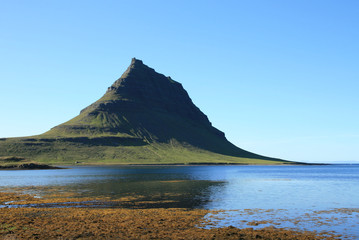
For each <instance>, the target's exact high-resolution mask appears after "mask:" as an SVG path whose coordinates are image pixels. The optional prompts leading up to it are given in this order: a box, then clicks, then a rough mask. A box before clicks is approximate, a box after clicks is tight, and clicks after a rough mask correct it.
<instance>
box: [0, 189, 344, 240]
mask: <svg viewBox="0 0 359 240" xmlns="http://www.w3.org/2000/svg"><path fill="white" fill-rule="evenodd" d="M132 200H133V199H121V200H117V201H116V202H117V203H119V202H121V201H123V202H126V201H132ZM89 201H91V199H88V198H83V199H78V198H77V199H72V200H71V203H70V204H68V205H66V207H64V205H62V204H61V203H66V202H69V199H68V198H63V197H59V198H57V197H54V196H52V197H51V198H48V199H45V198H41V199H39V198H35V197H33V196H31V195H20V194H17V193H8V192H1V193H0V204H2V205H1V209H0V215H1V219H0V237H1V238H2V239H339V237H340V236H339V235H335V234H332V233H321V234H318V233H315V232H309V231H293V230H288V229H282V228H275V227H268V228H263V229H259V230H255V229H253V228H244V229H240V228H236V227H233V226H227V227H221V228H218V227H209V226H211V225H212V224H213V222H212V221H211V219H210V218H206V217H205V216H208V214H218V211H210V210H204V209H183V208H145V209H143V208H141V204H139V205H138V208H137V209H128V208H108V207H105V208H93V207H91V204H90V205H88V206H86V203H88V202H89ZM92 201H93V200H92ZM96 201H98V202H101V201H104V202H105V201H107V202H108V201H109V200H108V199H103V200H101V199H96ZM19 203H20V204H21V205H22V206H19ZM81 203H82V204H81ZM44 204H49V205H47V206H46V205H44ZM79 204H81V207H78V206H79ZM39 206H43V207H39ZM49 206H51V207H49Z"/></svg>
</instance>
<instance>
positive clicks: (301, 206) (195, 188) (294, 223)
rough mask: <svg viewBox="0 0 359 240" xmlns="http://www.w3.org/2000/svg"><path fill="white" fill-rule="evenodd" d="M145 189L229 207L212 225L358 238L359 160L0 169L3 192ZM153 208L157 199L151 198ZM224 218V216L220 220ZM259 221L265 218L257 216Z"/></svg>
mask: <svg viewBox="0 0 359 240" xmlns="http://www.w3.org/2000/svg"><path fill="white" fill-rule="evenodd" d="M9 189H22V191H25V192H30V193H32V194H35V195H38V196H41V195H42V194H45V193H48V192H49V191H50V192H53V193H60V194H61V193H67V192H71V193H74V194H75V195H76V196H87V197H98V196H101V197H102V196H103V197H110V198H113V199H116V198H119V197H124V196H134V195H135V196H136V195H137V196H142V198H143V199H146V200H155V201H156V200H171V201H169V203H168V204H167V205H163V204H162V205H160V206H165V207H186V208H205V209H211V210H226V211H224V212H220V213H218V214H214V215H212V218H213V217H218V218H220V219H217V221H216V225H215V226H226V225H233V226H237V227H254V228H260V227H265V226H270V225H273V224H276V226H277V227H290V228H295V229H301V230H304V229H306V230H320V231H322V230H323V231H324V230H326V231H327V230H334V231H335V232H338V233H342V234H346V235H348V236H349V238H351V237H357V238H359V232H358V230H356V229H359V210H358V209H359V165H321V166H319V165H318V166H314V165H313V166H141V167H129V166H127V167H125V166H122V167H119V166H101V167H72V168H71V169H61V170H25V171H0V191H1V190H2V191H5V190H9ZM153 206H154V207H156V206H155V205H153ZM222 218H223V219H222ZM259 221H262V222H259Z"/></svg>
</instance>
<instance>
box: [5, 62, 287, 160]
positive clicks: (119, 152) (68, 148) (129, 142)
mask: <svg viewBox="0 0 359 240" xmlns="http://www.w3.org/2000/svg"><path fill="white" fill-rule="evenodd" d="M19 141H20V142H21V141H23V142H24V141H25V143H27V145H26V144H25V145H24V148H25V149H26V148H28V147H27V146H31V148H30V149H29V150H23V151H21V150H20V149H19V148H17V151H15V152H13V151H10V153H11V155H14V153H18V155H20V156H26V155H28V156H30V157H32V158H35V159H44V157H48V158H54V159H57V160H61V161H67V160H69V159H71V160H72V159H78V160H85V161H87V160H89V159H92V160H93V161H96V159H98V160H100V161H101V159H102V160H103V159H105V160H109V159H110V160H111V161H112V162H116V163H117V162H118V163H129V162H134V163H139V162H141V163H172V162H173V163H189V162H191V163H192V162H208V163H209V162H218V163H219V162H230V163H236V162H237V163H240V162H241V159H240V158H242V162H243V159H247V160H246V161H247V162H251V160H250V159H253V160H254V159H256V160H267V161H277V162H286V161H283V160H279V159H274V158H269V157H265V156H261V155H257V154H254V153H251V152H248V151H245V150H243V149H240V148H238V147H236V146H234V145H233V144H232V143H230V142H229V141H228V140H227V139H226V137H225V134H224V133H223V132H221V131H220V130H218V129H216V128H215V127H213V126H212V124H211V122H210V121H209V120H208V118H207V116H206V115H205V114H204V113H203V112H202V111H201V110H200V109H199V108H198V107H196V106H195V105H194V103H193V102H192V100H191V98H190V97H189V95H188V93H187V91H186V90H185V89H184V88H183V87H182V84H180V83H179V82H176V81H174V80H173V79H171V77H166V76H165V75H163V74H160V73H157V72H156V71H155V70H154V69H152V68H150V67H148V66H146V65H145V64H143V62H142V61H141V60H138V59H136V58H133V59H132V61H131V64H130V66H129V67H128V68H127V70H126V71H125V72H124V73H123V74H122V76H121V77H120V78H119V79H118V80H116V81H115V82H114V83H113V84H112V86H110V87H109V88H108V89H107V92H106V93H105V94H104V96H103V97H102V98H100V99H99V100H98V101H96V102H95V103H93V104H91V105H90V106H88V107H86V108H85V109H83V110H82V111H81V112H80V114H79V115H78V116H77V117H75V118H73V119H71V120H69V121H68V122H65V123H63V124H60V125H58V126H56V127H54V128H52V129H51V130H50V131H48V132H46V133H44V134H42V135H39V136H35V137H33V138H25V139H18V141H17V142H16V141H15V140H14V139H12V140H11V139H8V140H6V141H5V140H4V142H7V143H8V144H10V145H8V146H12V148H10V149H13V147H14V146H13V145H14V144H15V145H16V144H17V145H19V144H20V143H19ZM35 143H36V144H35ZM11 144H12V145H11ZM20 145H21V144H20ZM20 145H19V146H20ZM0 146H1V141H0ZM90 147H91V149H90ZM59 148H60V149H59ZM34 149H35V150H34ZM61 149H62V150H61ZM86 149H87V150H86ZM95 149H96V152H94V150H95ZM73 151H76V152H77V153H81V155H80V156H79V154H75V153H74V152H73ZM36 152H37V153H36ZM174 152H176V154H174ZM50 153H52V154H53V156H52V157H51V154H50ZM71 153H72V154H73V155H71ZM171 153H172V154H171ZM192 153H193V156H192V155H191V154H192ZM1 154H2V152H1V150H0V156H1ZM6 154H7V155H10V154H9V151H8V152H7V153H6ZM90 154H92V155H90ZM181 154H182V155H183V156H180V155H181ZM201 154H202V155H201ZM213 154H214V155H213ZM196 156H197V157H196ZM214 156H215V157H214ZM228 157H229V158H228ZM139 159H140V160H139ZM206 159H207V160H206ZM214 159H217V160H214ZM248 159H249V160H248ZM147 160H148V161H147ZM54 161H55V160H54ZM146 161H147V162H146ZM246 161H244V162H246ZM261 163H264V162H261Z"/></svg>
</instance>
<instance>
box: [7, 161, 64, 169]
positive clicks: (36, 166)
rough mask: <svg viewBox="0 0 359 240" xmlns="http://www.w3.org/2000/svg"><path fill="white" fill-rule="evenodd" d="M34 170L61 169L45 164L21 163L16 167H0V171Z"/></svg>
mask: <svg viewBox="0 0 359 240" xmlns="http://www.w3.org/2000/svg"><path fill="white" fill-rule="evenodd" d="M1 169H3V170H36V169H61V168H59V167H54V166H49V165H46V164H36V163H23V164H18V165H7V166H0V170H1Z"/></svg>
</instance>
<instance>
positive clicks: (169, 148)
mask: <svg viewBox="0 0 359 240" xmlns="http://www.w3.org/2000/svg"><path fill="white" fill-rule="evenodd" d="M136 141H137V140H136ZM0 156H16V157H22V158H25V159H26V161H36V162H38V163H45V164H59V165H61V164H66V165H67V164H74V163H75V162H81V163H82V164H191V163H222V164H239V163H240V164H283V163H290V162H286V161H270V160H263V159H256V158H241V157H235V156H228V155H223V154H218V153H213V152H210V151H207V150H203V149H200V148H197V147H193V146H191V145H188V144H183V143H179V142H178V141H176V140H171V141H169V142H168V143H156V142H153V143H150V144H148V143H145V142H143V143H141V144H137V145H134V142H133V140H132V139H131V138H120V137H116V138H113V137H112V138H110V141H109V140H108V137H105V136H103V137H96V138H92V139H91V138H87V137H82V138H79V137H76V138H43V136H41V135H39V136H33V137H28V138H10V139H6V140H1V141H0ZM0 163H1V162H0Z"/></svg>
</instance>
